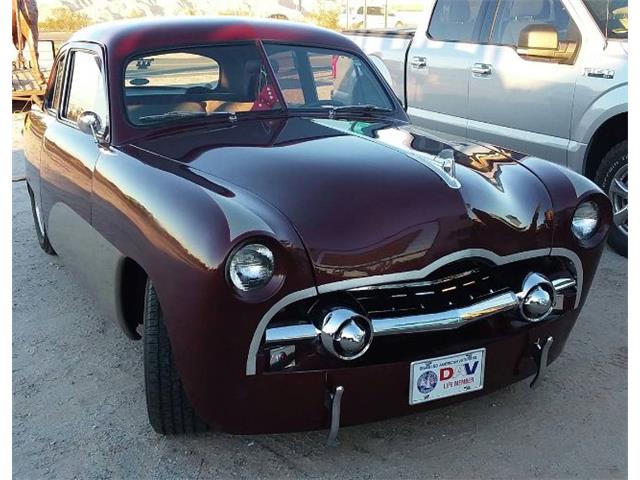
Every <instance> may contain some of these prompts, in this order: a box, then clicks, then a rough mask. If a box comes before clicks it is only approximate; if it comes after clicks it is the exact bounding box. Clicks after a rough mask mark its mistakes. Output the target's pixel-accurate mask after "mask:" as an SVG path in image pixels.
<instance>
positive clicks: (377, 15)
mask: <svg viewBox="0 0 640 480" xmlns="http://www.w3.org/2000/svg"><path fill="white" fill-rule="evenodd" d="M384 10H385V7H384V6H376V5H367V19H366V27H365V18H364V6H363V5H360V6H354V7H350V8H349V13H348V14H347V12H346V11H344V12H343V13H342V15H340V20H339V22H340V26H341V27H343V28H367V29H369V28H386V27H393V28H404V27H406V26H407V24H406V23H405V21H406V19H403V18H400V17H399V16H398V15H397V14H396V12H394V11H393V10H391V9H388V10H387V15H386V24H385V12H384Z"/></svg>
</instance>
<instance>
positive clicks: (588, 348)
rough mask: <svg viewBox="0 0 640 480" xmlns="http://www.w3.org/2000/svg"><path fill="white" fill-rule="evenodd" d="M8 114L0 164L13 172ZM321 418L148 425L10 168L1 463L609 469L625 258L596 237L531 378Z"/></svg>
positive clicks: (430, 473) (130, 376) (110, 469)
mask: <svg viewBox="0 0 640 480" xmlns="http://www.w3.org/2000/svg"><path fill="white" fill-rule="evenodd" d="M20 123H21V122H19V119H18V116H16V121H14V145H13V164H14V166H13V174H14V179H15V178H16V177H19V176H20V175H21V174H22V172H23V168H24V167H23V153H22V150H21V147H20V136H19V124H20ZM325 435H326V432H310V433H294V434H283V435H255V436H232V435H226V434H220V433H208V434H204V435H198V436H191V437H167V438H165V437H161V436H159V435H157V434H155V433H154V432H153V431H152V429H151V427H150V426H149V424H148V422H147V418H146V410H145V399H144V390H143V372H142V344H141V343H140V342H132V341H129V340H127V339H126V338H125V336H124V335H123V334H122V333H121V332H120V331H119V330H118V328H117V327H116V325H115V324H114V323H112V322H111V321H110V320H109V319H107V318H104V317H103V316H101V315H100V314H99V313H97V312H96V311H94V307H93V304H92V302H91V300H90V298H88V296H87V295H86V294H85V293H84V292H83V290H82V289H81V288H80V287H79V285H78V284H77V283H76V282H75V280H74V278H73V277H72V276H71V275H70V273H69V272H67V270H66V269H65V267H64V266H63V265H61V264H59V263H58V262H57V261H56V258H55V257H49V256H47V255H46V254H44V253H43V252H42V251H41V250H40V249H39V247H38V245H37V242H36V238H35V233H34V228H33V224H32V218H31V212H30V207H29V201H28V196H27V193H26V188H25V184H24V182H14V183H13V472H14V476H15V478H19V479H36V478H65V479H67V478H83V479H94V478H213V477H216V478H230V477H239V478H273V477H277V478H308V477H328V478H358V479H362V478H397V479H400V478H488V477H491V478H570V477H571V478H623V477H626V476H627V261H626V259H624V258H621V257H620V256H618V255H616V254H615V253H613V252H611V251H606V252H605V255H604V259H603V261H602V264H601V266H600V269H599V271H598V274H597V277H596V280H595V282H594V285H593V288H592V291H591V295H590V297H589V299H588V301H587V304H586V306H585V308H584V310H583V313H582V316H581V318H580V320H579V322H578V324H577V325H576V327H575V329H574V331H573V334H572V336H571V337H570V339H569V341H568V342H567V345H566V348H565V351H564V353H563V355H562V356H561V357H560V358H559V359H558V360H557V361H556V362H555V363H554V364H553V365H552V366H551V367H550V370H549V375H548V377H547V378H546V380H545V381H544V382H543V384H542V386H541V388H539V389H536V390H531V389H529V387H528V383H527V382H523V383H519V384H516V385H513V386H511V387H509V388H506V389H504V390H502V391H499V392H496V393H493V394H491V395H488V396H485V397H482V398H479V399H474V400H470V401H467V402H463V403H461V404H458V405H455V406H451V407H447V408H442V409H439V410H436V411H432V412H428V413H421V414H416V415H413V416H409V417H404V418H399V419H392V420H388V421H383V422H377V423H373V424H369V425H362V426H357V427H349V428H345V429H342V431H341V432H340V444H339V445H338V446H337V447H334V448H330V449H327V448H325V447H324V441H325Z"/></svg>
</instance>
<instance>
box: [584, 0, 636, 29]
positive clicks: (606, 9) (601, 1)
mask: <svg viewBox="0 0 640 480" xmlns="http://www.w3.org/2000/svg"><path fill="white" fill-rule="evenodd" d="M583 1H584V3H585V5H586V6H587V8H588V9H589V11H590V12H591V15H593V18H594V20H595V21H596V23H597V24H598V26H599V27H600V30H602V33H604V34H605V35H606V36H607V38H628V35H629V0H583Z"/></svg>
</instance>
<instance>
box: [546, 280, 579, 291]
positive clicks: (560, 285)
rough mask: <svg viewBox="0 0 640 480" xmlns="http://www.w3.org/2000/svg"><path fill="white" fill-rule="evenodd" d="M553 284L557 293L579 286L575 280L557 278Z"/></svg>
mask: <svg viewBox="0 0 640 480" xmlns="http://www.w3.org/2000/svg"><path fill="white" fill-rule="evenodd" d="M551 283H553V288H554V289H555V291H556V292H561V291H562V290H566V289H567V288H571V287H575V286H576V284H577V283H576V281H575V280H574V279H573V278H556V279H555V280H553V281H552V282H551Z"/></svg>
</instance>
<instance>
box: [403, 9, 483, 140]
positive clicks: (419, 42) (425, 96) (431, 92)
mask: <svg viewBox="0 0 640 480" xmlns="http://www.w3.org/2000/svg"><path fill="white" fill-rule="evenodd" d="M486 10H487V6H486V2H485V3H483V1H482V0H436V1H435V2H434V0H431V1H430V2H428V5H427V8H426V10H425V12H427V14H428V13H429V12H430V13H431V15H430V17H429V18H430V19H429V21H428V22H424V26H422V27H419V28H418V30H416V34H415V36H414V38H413V42H412V44H411V46H410V48H409V52H408V58H407V65H406V72H407V73H406V88H407V105H408V109H407V113H408V114H409V115H410V116H411V117H412V119H413V121H414V122H415V123H417V124H420V125H423V126H425V127H428V128H433V129H436V130H441V131H444V132H448V133H453V134H456V135H466V128H467V114H468V105H467V96H468V90H469V70H470V68H471V65H472V64H473V63H474V62H475V61H476V59H477V57H478V48H479V45H477V44H476V43H475V42H477V39H478V38H479V34H480V29H481V27H482V23H483V22H482V20H483V16H484V14H485V12H486Z"/></svg>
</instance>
